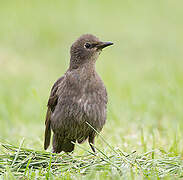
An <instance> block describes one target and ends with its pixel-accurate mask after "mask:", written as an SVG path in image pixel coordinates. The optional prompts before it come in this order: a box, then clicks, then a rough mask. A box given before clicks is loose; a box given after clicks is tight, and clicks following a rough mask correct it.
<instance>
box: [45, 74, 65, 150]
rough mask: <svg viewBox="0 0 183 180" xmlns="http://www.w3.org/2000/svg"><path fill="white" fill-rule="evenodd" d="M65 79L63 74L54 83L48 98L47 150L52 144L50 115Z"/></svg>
mask: <svg viewBox="0 0 183 180" xmlns="http://www.w3.org/2000/svg"><path fill="white" fill-rule="evenodd" d="M63 79H64V76H62V77H61V78H59V79H58V80H57V81H56V82H55V83H54V85H53V87H52V89H51V93H50V97H49V99H48V104H47V106H48V109H47V113H46V121H45V126H46V128H45V140H44V149H45V150H46V149H47V148H48V146H49V145H50V138H51V126H50V117H51V114H52V112H53V111H54V109H55V106H56V105H57V100H58V96H57V93H56V92H57V90H58V87H59V84H60V83H61V82H62V80H63Z"/></svg>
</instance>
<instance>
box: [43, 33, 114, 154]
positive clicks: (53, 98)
mask: <svg viewBox="0 0 183 180" xmlns="http://www.w3.org/2000/svg"><path fill="white" fill-rule="evenodd" d="M112 44H113V43H111V42H101V41H100V40H99V39H98V38H97V37H95V36H93V35H91V34H85V35H82V36H81V37H80V38H79V39H77V40H76V41H75V42H74V43H73V44H72V46H71V49H70V55H71V58H70V66H69V68H68V70H67V71H66V72H65V74H64V75H63V76H62V77H61V78H59V79H58V80H57V81H56V82H55V84H54V85H53V87H52V89H51V94H50V97H49V100H48V105H47V106H48V109H47V114H46V121H45V125H46V128H45V141H44V149H45V150H46V149H47V148H48V146H49V144H50V137H51V129H52V131H53V152H55V153H60V152H61V151H64V152H72V151H73V150H74V143H75V142H76V141H77V142H78V143H83V142H84V141H85V140H87V139H88V142H89V144H90V146H91V148H92V150H93V151H94V152H95V148H94V146H92V144H94V139H95V136H96V132H95V131H94V130H93V129H92V128H91V127H90V126H89V125H88V124H90V125H91V126H92V127H93V128H94V129H95V130H97V131H98V132H100V131H101V130H102V128H103V126H104V124H105V121H106V108H107V91H106V88H105V86H104V84H103V82H102V80H101V79H100V77H99V75H98V74H97V72H96V71H95V62H96V60H97V58H98V56H99V54H100V52H101V51H102V49H103V48H105V47H107V46H110V45H112ZM73 142H74V143H73Z"/></svg>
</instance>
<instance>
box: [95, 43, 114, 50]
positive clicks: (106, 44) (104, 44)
mask: <svg viewBox="0 0 183 180" xmlns="http://www.w3.org/2000/svg"><path fill="white" fill-rule="evenodd" d="M111 45H113V43H112V42H99V43H98V44H97V45H96V47H97V48H98V49H103V48H105V47H107V46H111Z"/></svg>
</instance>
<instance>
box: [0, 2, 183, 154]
mask: <svg viewBox="0 0 183 180" xmlns="http://www.w3.org/2000/svg"><path fill="white" fill-rule="evenodd" d="M182 7H183V2H182V1H176V0H175V1H172V0H161V1H158V0H149V1H147V0H140V1H138V2H137V1H132V0H125V1H124V0H116V1H111V0H105V1H104V0H101V1H97V0H85V1H84V0H78V1H71V0H68V1H61V0H55V1H49V0H44V1H43V0H39V1H36V0H31V1H25V0H16V1H11V0H6V1H3V0H0V138H1V139H5V140H7V141H9V142H11V143H13V144H19V142H20V140H21V139H22V138H23V137H24V138H25V145H26V146H27V147H31V148H36V149H42V148H43V135H44V120H45V112H46V104H47V100H48V97H49V93H50V89H51V86H52V84H53V83H54V82H55V80H57V78H58V77H60V76H61V75H62V74H63V73H64V72H65V71H66V69H67V67H68V65H69V56H70V55H69V49H70V46H71V44H72V43H73V41H75V40H76V39H77V38H78V37H79V36H80V35H81V34H85V33H92V34H94V35H96V36H97V37H99V38H100V39H101V40H104V41H112V42H114V44H115V45H114V46H113V47H110V48H107V49H106V50H105V51H103V52H102V54H101V55H100V58H99V59H98V62H97V66H96V67H97V71H98V73H99V74H100V75H101V77H102V79H103V81H104V83H105V85H106V86H107V90H108V95H109V104H108V118H107V123H106V125H105V127H104V129H103V131H102V135H103V136H104V137H105V138H106V140H107V141H108V142H109V144H111V145H113V146H115V147H119V148H121V149H122V150H123V151H126V152H131V151H133V150H136V151H138V152H144V151H148V150H150V149H152V148H158V149H161V150H163V151H165V152H168V153H171V154H173V155H177V154H180V153H181V154H183V138H182V136H183V131H182V130H181V129H182V128H183V95H182V94H183V10H182ZM96 143H97V146H99V147H100V148H103V149H105V146H104V144H103V143H102V141H101V140H100V139H99V138H98V139H97V141H96ZM83 146H85V147H87V148H88V149H89V146H88V145H87V144H84V145H83ZM80 151H81V150H80V149H79V148H76V153H79V152H80Z"/></svg>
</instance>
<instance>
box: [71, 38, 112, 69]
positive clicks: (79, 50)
mask: <svg viewBox="0 0 183 180" xmlns="http://www.w3.org/2000/svg"><path fill="white" fill-rule="evenodd" d="M110 45H113V43H112V42H102V41H100V40H99V39H98V38H97V37H95V36H93V35H91V34H84V35H82V36H81V37H79V38H78V39H77V40H76V41H75V42H74V43H73V44H72V46H71V50H70V54H71V61H70V65H71V66H72V65H73V67H78V66H79V65H81V64H84V63H92V64H93V63H95V61H96V60H97V58H98V56H99V54H100V52H101V51H102V49H103V48H105V47H107V46H110Z"/></svg>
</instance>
